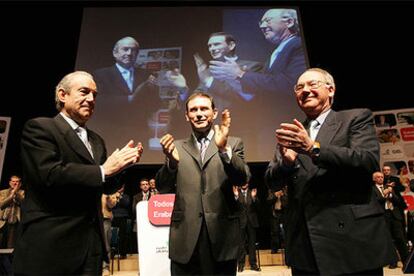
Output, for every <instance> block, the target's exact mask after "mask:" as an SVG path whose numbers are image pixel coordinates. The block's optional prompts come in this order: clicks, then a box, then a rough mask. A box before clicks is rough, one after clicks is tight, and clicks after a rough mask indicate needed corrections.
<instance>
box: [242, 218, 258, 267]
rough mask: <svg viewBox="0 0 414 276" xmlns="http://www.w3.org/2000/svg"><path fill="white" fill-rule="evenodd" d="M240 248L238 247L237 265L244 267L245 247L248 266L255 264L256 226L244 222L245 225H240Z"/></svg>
mask: <svg viewBox="0 0 414 276" xmlns="http://www.w3.org/2000/svg"><path fill="white" fill-rule="evenodd" d="M240 234H241V238H240V242H241V244H240V249H239V258H238V259H239V267H244V262H245V259H246V248H247V252H248V253H249V264H250V266H255V265H256V228H255V227H253V226H252V225H250V224H249V223H247V224H246V226H245V227H242V229H241V230H240Z"/></svg>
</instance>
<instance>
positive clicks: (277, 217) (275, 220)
mask: <svg viewBox="0 0 414 276" xmlns="http://www.w3.org/2000/svg"><path fill="white" fill-rule="evenodd" d="M282 223H283V211H275V214H274V215H272V216H271V218H270V248H271V249H272V250H274V251H277V250H278V249H281V248H283V245H282V243H283V229H282V227H281V224H282Z"/></svg>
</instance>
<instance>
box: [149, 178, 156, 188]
mask: <svg viewBox="0 0 414 276" xmlns="http://www.w3.org/2000/svg"><path fill="white" fill-rule="evenodd" d="M149 185H150V187H151V189H155V179H150V181H149Z"/></svg>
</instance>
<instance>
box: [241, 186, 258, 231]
mask: <svg viewBox="0 0 414 276" xmlns="http://www.w3.org/2000/svg"><path fill="white" fill-rule="evenodd" d="M238 190H239V198H238V199H237V201H238V203H239V208H240V213H241V214H240V225H241V227H242V228H244V227H246V225H247V224H248V223H249V224H250V225H251V226H252V227H255V228H257V227H259V220H258V219H257V211H258V210H257V209H258V200H259V199H258V198H257V197H256V200H255V201H253V198H252V190H250V189H248V190H247V194H246V198H244V196H243V193H242V192H241V189H240V188H239V189H238Z"/></svg>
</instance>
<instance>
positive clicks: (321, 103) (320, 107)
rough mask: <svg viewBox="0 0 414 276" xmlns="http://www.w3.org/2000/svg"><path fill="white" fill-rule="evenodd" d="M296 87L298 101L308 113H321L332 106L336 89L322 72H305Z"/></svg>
mask: <svg viewBox="0 0 414 276" xmlns="http://www.w3.org/2000/svg"><path fill="white" fill-rule="evenodd" d="M296 87H297V89H295V95H296V101H297V103H298V105H299V107H300V108H301V109H302V110H303V112H305V114H306V115H308V116H313V115H319V114H321V113H323V112H324V111H326V110H328V109H329V108H330V107H331V102H332V98H333V96H334V93H335V89H334V88H333V87H332V85H328V84H327V80H326V79H325V77H324V75H323V74H322V73H320V72H317V71H307V72H305V73H303V74H302V75H301V76H300V77H299V79H298V81H297V83H296Z"/></svg>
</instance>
